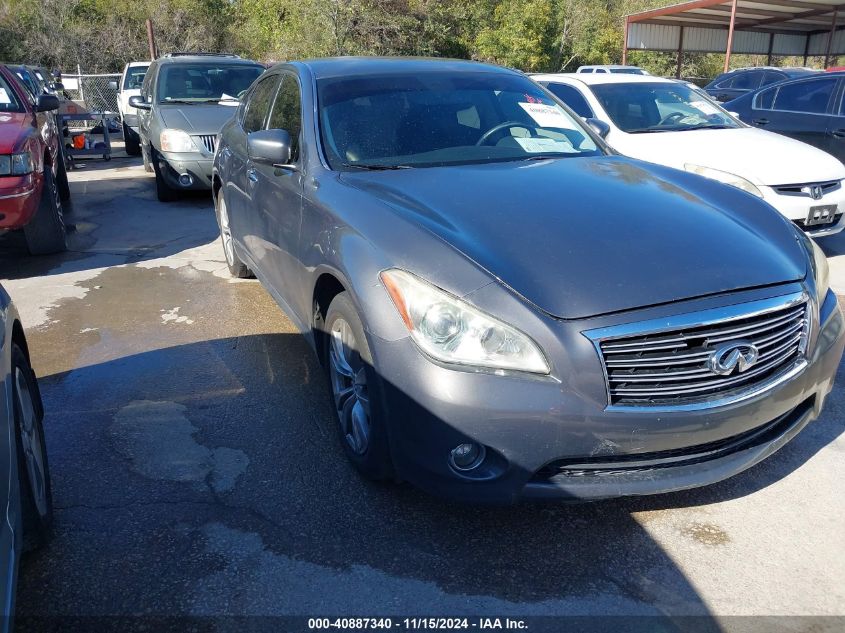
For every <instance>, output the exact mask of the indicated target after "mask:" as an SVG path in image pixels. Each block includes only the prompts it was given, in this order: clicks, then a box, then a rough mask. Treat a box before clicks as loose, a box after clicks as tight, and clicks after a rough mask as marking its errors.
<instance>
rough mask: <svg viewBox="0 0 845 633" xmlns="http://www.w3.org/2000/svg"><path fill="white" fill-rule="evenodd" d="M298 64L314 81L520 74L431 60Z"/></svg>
mask: <svg viewBox="0 0 845 633" xmlns="http://www.w3.org/2000/svg"><path fill="white" fill-rule="evenodd" d="M299 63H302V64H303V65H305V66H307V67H308V69H309V70H310V71H311V72H312V74H313V75H314V77H315V78H317V79H324V78H329V77H338V76H346V77H349V76H360V75H373V74H392V73H402V74H405V73H408V74H413V73H416V72H432V71H444V72H455V73H459V72H501V73H512V74H522V73H521V72H520V71H517V70H512V69H508V68H503V67H502V66H496V65H494V64H486V63H483V62H475V61H468V60H464V59H442V58H435V57H324V58H319V59H306V60H303V61H301V62H299Z"/></svg>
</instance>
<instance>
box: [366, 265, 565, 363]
mask: <svg viewBox="0 0 845 633" xmlns="http://www.w3.org/2000/svg"><path fill="white" fill-rule="evenodd" d="M381 280H382V282H383V283H384V286H385V288H387V292H388V293H389V294H390V298H391V299H393V303H394V304H395V305H396V308H397V310H399V315H400V316H401V317H402V320H403V321H404V322H405V325H406V326H407V327H408V330H409V331H410V333H411V337H412V338H413V340H414V341H415V342H416V344H417V345H418V346H419V347H420V348H421V349H422V350H423V351H424V352H425V353H426V354H428V355H429V356H431V357H433V358H435V359H437V360H439V361H442V362H444V363H454V364H457V365H471V366H474V367H490V368H494V369H512V370H516V371H527V372H532V373H537V374H548V373H549V364H548V363H547V362H546V358H545V356H543V353H542V352H541V351H540V348H539V347H537V344H536V343H535V342H534V341H532V340H531V339H530V338H529V337H528V336H527V335H526V334H523V333H522V332H520V331H519V330H517V329H515V328H513V327H511V326H510V325H507V324H505V323H502V322H501V321H499V320H498V319H494V318H493V317H491V316H489V315H487V314H484V313H483V312H481V311H480V310H478V309H477V308H474V307H473V306H471V305H469V304H468V303H466V302H465V301H462V300H461V299H458V298H457V297H455V296H454V295H451V294H449V293H447V292H446V291H444V290H441V289H440V288H437V287H436V286H433V285H431V284H429V283H427V282H425V281H423V280H422V279H420V278H419V277H416V276H414V275H412V274H410V273H408V272H405V271H403V270H395V269H394V270H386V271H384V272H382V273H381Z"/></svg>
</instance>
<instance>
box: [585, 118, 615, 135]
mask: <svg viewBox="0 0 845 633" xmlns="http://www.w3.org/2000/svg"><path fill="white" fill-rule="evenodd" d="M584 123H586V124H587V125H589V126H590V129H591V130H592V131H593V132H595V133H596V134H598V135H599V136H600V137H602V138H607V135H608V134H610V126H609V125H608V124H607V123H605V122H604V121H602V120H600V119H593V118H590V119H584Z"/></svg>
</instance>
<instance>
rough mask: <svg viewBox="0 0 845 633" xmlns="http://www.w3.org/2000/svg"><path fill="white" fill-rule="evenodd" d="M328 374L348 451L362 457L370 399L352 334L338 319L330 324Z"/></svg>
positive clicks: (367, 428) (367, 431) (364, 370)
mask: <svg viewBox="0 0 845 633" xmlns="http://www.w3.org/2000/svg"><path fill="white" fill-rule="evenodd" d="M330 344H331V349H330V351H329V371H330V373H331V383H332V392H333V394H334V402H335V408H336V409H337V417H338V420H339V421H340V427H341V431H342V432H343V436H344V438H345V439H346V442H347V444H348V445H349V448H350V449H351V450H352V452H354V453H355V454H356V455H363V454H364V453H366V452H367V449H368V448H369V446H370V399H369V392H368V390H367V373H366V366H365V364H364V361H363V360H361V355H360V354H359V353H358V352H357V351H355V350H356V347H357V346H356V341H355V334H354V333H353V331H352V328H351V327H350V326H349V323H347V321H346V320H345V319H343V318H338V319H336V320H335V322H334V323H333V324H332V329H331V337H330Z"/></svg>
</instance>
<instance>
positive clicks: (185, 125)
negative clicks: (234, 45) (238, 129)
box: [129, 53, 264, 202]
mask: <svg viewBox="0 0 845 633" xmlns="http://www.w3.org/2000/svg"><path fill="white" fill-rule="evenodd" d="M263 72H264V67H263V66H262V65H261V64H259V63H258V62H254V61H251V60H246V59H241V58H239V57H237V56H236V55H221V54H214V55H207V54H196V53H190V54H182V53H173V54H169V55H165V56H164V57H161V58H159V59H157V60H155V61H154V62H152V63H151V64H150V67H149V70H147V75H146V77H144V83H143V85H142V86H141V94H140V95H137V96H134V97H130V98H129V105H130V106H132V107H134V108H136V109H137V110H138V131H139V135H140V139H141V154H142V155H143V157H144V168H145V169H146V170H147V171H155V175H156V193H157V194H158V199H159V200H161V201H162V202H166V201H170V200H173V199H175V198H176V197H177V196H178V194H179V192H180V191H183V190H188V189H210V188H211V163H212V159H213V158H214V148H215V143H216V139H217V133H218V132H219V131H220V128H222V127H223V124H224V123H226V121H228V120H229V119H230V118H231V117H232V115H233V114H234V113H235V110H236V108H237V106H238V104H239V103H240V102H239V100H238V98H239V96H240V95H241V93H243V92H244V91H245V90H246V89H247V88H249V86H250V85H251V84H252V82H253V81H255V79H257V78H258V77H259V76H260V75H261V74H262V73H263Z"/></svg>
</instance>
